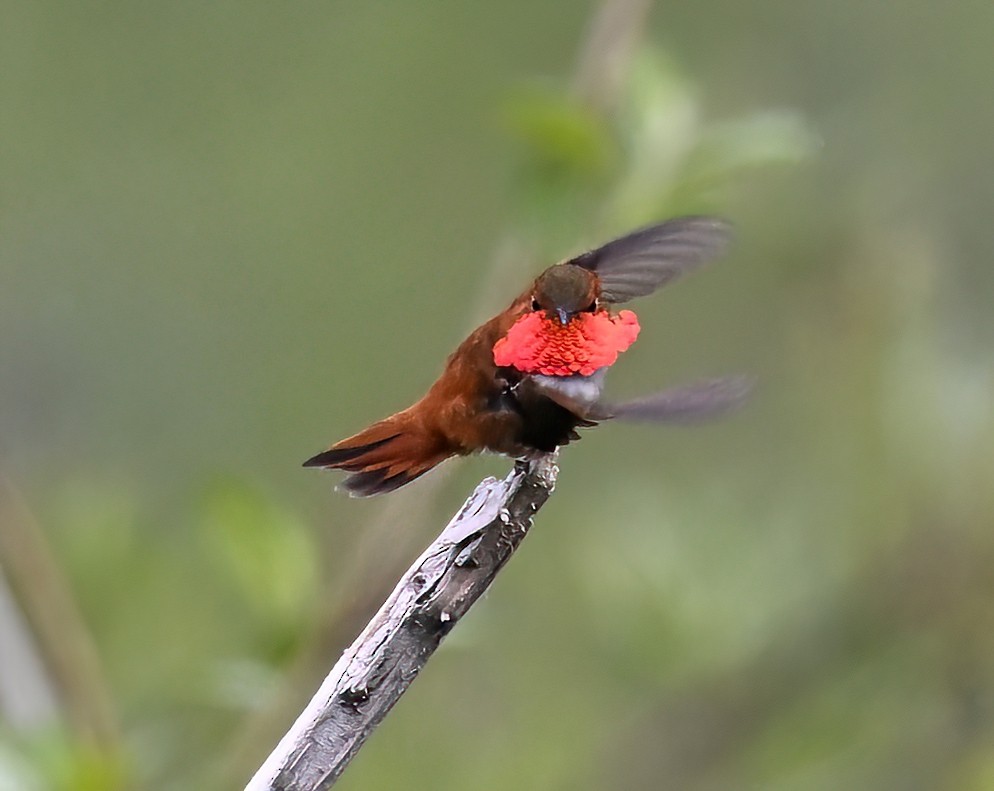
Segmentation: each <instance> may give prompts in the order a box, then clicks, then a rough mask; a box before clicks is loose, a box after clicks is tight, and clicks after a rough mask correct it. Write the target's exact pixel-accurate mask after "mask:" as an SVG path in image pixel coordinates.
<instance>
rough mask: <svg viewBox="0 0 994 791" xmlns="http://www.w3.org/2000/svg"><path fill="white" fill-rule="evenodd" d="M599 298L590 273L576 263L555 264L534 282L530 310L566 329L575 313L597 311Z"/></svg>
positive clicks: (594, 281) (598, 292) (595, 284)
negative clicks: (541, 313)
mask: <svg viewBox="0 0 994 791" xmlns="http://www.w3.org/2000/svg"><path fill="white" fill-rule="evenodd" d="M599 296H600V286H599V284H598V281H597V275H595V274H594V273H593V272H591V271H590V270H588V269H584V268H583V267H580V266H576V265H575V264H556V266H552V267H549V268H548V269H546V270H545V271H544V272H543V273H542V274H541V275H539V276H538V279H537V280H536V281H535V290H534V292H533V293H532V310H533V311H535V312H538V311H540V310H541V311H545V314H546V315H547V316H548V317H549V318H550V319H558V320H559V323H560V324H562V325H563V326H566V325H567V324H569V322H570V321H571V320H572V318H573V317H574V316H575V315H576V314H578V313H593V312H594V311H596V310H597V298H598V297H599Z"/></svg>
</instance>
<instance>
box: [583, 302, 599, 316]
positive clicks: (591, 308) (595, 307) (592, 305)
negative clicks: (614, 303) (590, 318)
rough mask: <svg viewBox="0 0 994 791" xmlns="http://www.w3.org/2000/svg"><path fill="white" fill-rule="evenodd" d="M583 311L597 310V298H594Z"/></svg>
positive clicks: (594, 311) (593, 311)
mask: <svg viewBox="0 0 994 791" xmlns="http://www.w3.org/2000/svg"><path fill="white" fill-rule="evenodd" d="M583 312H584V313H596V312H597V300H596V299H595V300H594V301H593V302H591V303H590V304H589V305H587V307H585V308H584V309H583Z"/></svg>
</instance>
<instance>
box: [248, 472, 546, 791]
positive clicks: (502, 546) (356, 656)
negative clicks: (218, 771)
mask: <svg viewBox="0 0 994 791" xmlns="http://www.w3.org/2000/svg"><path fill="white" fill-rule="evenodd" d="M557 475H558V467H557V466H556V455H555V454H550V455H547V456H543V457H540V458H539V459H537V460H535V461H532V462H518V463H517V464H516V465H515V468H514V471H513V472H512V473H511V474H510V475H508V477H507V478H505V479H504V480H503V481H498V480H496V479H494V478H487V479H486V480H484V481H483V482H482V483H481V484H480V485H479V486H478V487H477V488H476V491H474V492H473V494H472V495H471V496H470V498H469V499H468V500H467V501H466V503H465V504H464V505H463V507H462V509H461V510H460V511H459V513H458V514H456V516H455V517H454V518H453V519H452V521H451V522H450V523H449V524H448V526H447V527H446V528H445V529H444V530H443V531H442V533H441V535H439V537H438V538H436V539H435V541H433V542H432V544H431V545H430V546H429V547H428V549H426V550H425V552H424V553H423V554H422V555H421V557H420V558H418V560H417V561H415V563H414V565H413V566H411V568H410V569H408V571H407V573H406V574H404V576H403V577H402V578H401V580H400V583H399V584H398V585H397V587H396V588H395V589H394V591H393V593H392V594H390V597H389V598H388V599H387V600H386V602H385V603H384V605H383V606H382V607H381V608H380V610H379V612H378V613H376V615H375V616H373V619H372V620H371V621H370V622H369V624H368V625H367V626H366V628H365V629H364V630H363V632H362V634H360V635H359V637H358V638H357V639H356V641H355V642H354V643H353V644H352V645H351V646H350V647H349V649H348V650H347V651H346V652H345V653H344V654H343V655H342V658H341V659H339V661H338V663H337V664H336V665H335V666H334V668H332V670H331V673H329V674H328V677H327V678H326V679H325V681H324V683H323V684H322V685H321V688H320V689H319V690H318V691H317V694H315V696H314V697H313V698H312V699H311V702H310V704H309V705H308V706H307V708H305V709H304V711H303V713H302V714H301V715H300V716H299V717H298V718H297V721H296V722H295V723H294V724H293V727H292V728H290V730H289V731H288V732H287V734H286V736H284V737H283V739H282V740H281V741H280V743H279V745H277V747H276V749H275V750H274V751H273V753H272V754H271V755H270V756H269V758H268V759H267V760H266V762H265V763H264V764H263V765H262V768H260V769H259V771H258V772H257V773H256V775H255V777H253V778H252V780H251V781H250V782H249V784H248V785H247V786H246V791H321V790H322V789H327V788H330V787H331V785H332V784H333V783H334V782H335V780H337V779H338V777H339V775H340V774H341V773H342V771H343V770H344V769H345V767H346V765H347V764H348V762H349V761H350V760H351V759H352V757H353V756H354V755H355V754H356V752H358V750H359V748H360V747H361V746H362V744H363V742H364V741H365V740H366V737H367V736H369V734H370V733H372V731H373V729H374V728H376V726H377V725H379V723H380V721H381V720H382V719H383V718H384V717H385V716H386V714H387V712H388V711H390V709H391V707H392V706H393V704H394V703H396V702H397V700H398V699H399V698H400V696H401V695H402V694H403V693H404V691H405V690H406V689H407V687H408V686H410V683H411V681H413V680H414V678H415V676H417V674H418V673H419V672H420V670H421V668H423V667H424V666H425V664H426V663H427V662H428V659H429V658H430V657H431V655H432V654H433V653H434V651H435V649H436V648H437V647H438V645H439V643H441V641H442V638H444V637H445V635H447V634H448V633H449V631H451V629H452V627H453V626H455V624H456V623H458V621H459V619H460V618H461V617H462V616H463V615H464V614H465V613H466V612H467V611H468V610H469V608H470V607H471V606H472V604H473V602H475V601H476V600H477V599H478V598H479V597H480V596H481V595H482V594H483V592H484V591H485V590H486V589H487V588H488V587H489V585H490V583H491V582H492V581H493V579H494V577H495V576H496V575H497V572H498V571H500V569H501V568H502V567H503V565H504V564H505V563H506V562H507V561H508V559H509V558H510V557H511V554H512V553H513V552H514V550H515V549H517V547H518V545H519V544H520V543H521V541H522V539H523V538H524V537H525V536H526V535H527V533H528V530H529V528H530V527H531V524H532V518H533V517H534V515H535V513H536V511H538V509H539V508H541V507H542V505H544V504H545V501H546V500H547V499H548V497H549V495H550V494H551V493H552V489H553V487H554V486H555V483H556V477H557Z"/></svg>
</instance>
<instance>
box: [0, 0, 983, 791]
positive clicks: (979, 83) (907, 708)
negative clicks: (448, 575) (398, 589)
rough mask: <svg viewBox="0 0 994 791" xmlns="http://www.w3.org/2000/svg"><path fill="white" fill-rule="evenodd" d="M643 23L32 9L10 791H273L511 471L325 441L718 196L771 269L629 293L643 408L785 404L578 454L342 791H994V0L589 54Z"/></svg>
mask: <svg viewBox="0 0 994 791" xmlns="http://www.w3.org/2000/svg"><path fill="white" fill-rule="evenodd" d="M637 6H638V3H635V4H632V3H626V2H617V3H613V4H612V3H607V4H606V5H604V6H595V5H591V4H587V3H575V2H566V0H549V1H548V2H523V1H522V0H507V1H506V2H502V3H499V4H497V3H490V4H484V3H478V4H467V3H458V2H426V3H417V4H415V3H368V2H355V1H354V0H340V2H335V3H293V4H271V3H263V2H239V3H231V2H219V3H189V2H180V3H149V2H127V3H126V2H113V0H112V1H111V2H105V3H82V4H70V3H58V2H50V1H48V2H46V0H34V1H33V2H20V1H18V0H0V19H2V20H3V22H2V25H0V108H2V109H0V140H2V141H3V143H2V146H0V454H2V457H0V464H2V475H3V478H2V485H0V496H2V498H3V499H2V500H0V519H2V521H0V531H2V533H0V570H2V576H0V605H2V606H0V630H2V632H3V634H0V646H2V647H3V654H2V655H0V656H2V661H0V789H4V791H7V790H8V789H11V790H16V791H33V790H34V789H74V790H75V789H84V790H86V791H90V790H91V789H93V790H97V789H99V790H100V791H103V790H105V789H107V790H110V791H113V790H114V789H132V788H137V789H221V788H236V787H241V785H242V784H243V783H244V782H245V781H246V780H247V778H248V777H249V776H250V775H251V773H252V772H253V771H254V770H255V768H256V767H257V766H258V765H259V764H260V763H261V761H262V759H263V758H264V757H265V755H266V754H267V753H268V751H269V750H270V749H271V747H272V746H273V745H274V744H275V741H276V739H277V738H278V737H279V735H280V734H281V733H282V732H283V730H284V729H285V728H286V727H287V725H288V724H289V722H290V721H292V719H293V716H294V714H295V712H296V711H297V710H298V709H299V707H300V706H301V705H302V703H303V702H304V701H305V700H306V699H307V698H308V697H309V695H310V693H311V692H312V691H313V689H314V688H315V687H316V685H317V683H318V681H319V679H320V678H321V677H322V676H323V674H324V672H326V670H327V669H328V668H329V667H330V666H331V664H332V663H333V662H334V661H335V659H336V658H337V657H338V654H339V652H340V651H341V650H342V648H343V647H344V646H345V645H346V644H347V643H348V642H349V641H350V640H351V639H352V637H354V635H355V634H356V633H357V632H358V630H359V629H360V628H361V625H362V624H363V623H365V619H366V618H367V617H368V615H369V614H370V613H371V612H372V610H373V609H375V607H376V606H377V605H378V603H379V602H380V601H381V599H382V597H383V596H384V594H385V592H386V590H388V589H389V588H390V587H391V585H392V582H393V581H394V580H395V579H396V577H397V575H398V574H399V572H400V570H401V569H402V568H404V567H406V565H407V564H408V563H409V562H410V561H411V560H413V558H414V557H416V555H417V554H418V553H419V551H420V549H421V548H422V547H423V546H424V544H426V543H427V542H428V541H429V540H430V539H431V538H432V537H433V536H434V535H435V533H436V532H437V531H438V529H439V528H440V526H441V525H442V524H443V523H444V521H445V520H446V519H447V517H448V515H449V514H450V513H452V512H453V511H454V510H455V509H456V508H457V507H458V506H459V505H460V504H461V502H462V500H463V498H464V497H465V495H466V494H467V493H468V492H469V491H470V490H471V488H472V487H473V486H474V485H475V483H476V482H477V481H478V480H479V479H480V478H481V477H482V476H484V475H489V474H496V475H503V474H504V473H505V472H506V471H507V470H508V469H509V463H508V461H507V460H504V459H499V458H494V457H490V458H480V459H473V460H467V461H458V462H450V463H449V464H448V465H446V468H447V469H448V472H443V473H440V474H438V475H434V476H430V477H429V478H427V479H425V480H424V481H420V482H418V483H417V484H414V485H412V486H411V487H410V488H409V490H406V491H404V492H402V493H398V494H397V495H392V496H391V497H390V498H385V499H384V500H380V501H356V500H350V499H348V498H346V497H344V496H342V495H340V494H336V493H335V492H334V491H333V485H334V483H335V481H336V477H335V476H333V475H330V474H322V473H316V472H314V471H305V470H302V469H300V467H299V465H300V463H301V462H302V461H303V459H305V458H307V457H308V456H310V455H311V454H313V453H315V452H317V451H318V450H321V449H323V448H324V447H326V445H327V444H328V443H330V442H331V441H333V440H335V439H338V438H340V437H342V436H344V435H346V434H349V433H352V432H353V431H355V430H357V429H358V428H361V427H362V426H363V425H365V423H367V422H369V421H371V420H373V419H376V418H379V417H381V416H383V415H384V414H386V413H388V412H390V411H393V410H395V409H398V408H401V407H403V406H406V405H407V404H408V403H410V402H411V401H412V400H414V399H415V398H417V397H419V396H420V395H421V394H422V392H423V390H424V389H425V388H426V387H427V385H428V384H430V382H431V381H432V380H433V378H434V376H435V375H437V373H438V372H439V370H440V366H441V364H442V361H443V359H444V357H445V355H447V354H448V353H449V352H450V351H451V350H452V349H453V348H454V346H455V345H456V343H457V342H458V341H459V340H460V339H461V337H462V336H463V334H464V333H465V332H466V331H467V330H468V329H469V328H470V327H471V326H472V325H473V322H474V320H475V319H477V318H479V317H480V315H482V314H481V311H482V312H486V311H487V310H493V309H497V308H500V307H502V306H503V304H504V303H505V302H506V301H507V300H508V299H509V298H510V297H512V296H513V295H514V294H515V293H517V292H518V291H519V290H520V288H521V286H522V284H523V283H524V282H526V280H527V278H528V277H529V275H530V274H532V273H534V272H537V271H538V270H540V269H541V268H542V267H543V266H545V265H547V264H549V263H551V262H553V261H555V260H557V259H559V258H561V257H563V256H565V255H567V254H570V253H575V252H577V251H578V250H580V249H583V248H584V247H585V246H587V245H591V244H595V243H597V242H600V241H604V240H605V239H607V238H610V236H611V235H613V234H615V233H619V232H622V231H624V230H627V229H628V228H631V227H634V226H636V225H638V224H641V223H644V222H647V221H650V220H654V219H659V218H662V217H666V216H670V215H676V214H680V213H684V212H698V211H712V212H718V213H721V214H723V215H726V216H729V217H731V218H732V219H734V221H735V222H736V224H737V226H738V228H739V240H738V243H737V246H736V249H735V251H734V252H733V254H732V255H731V256H730V257H729V259H728V260H726V261H724V262H722V263H721V264H720V265H719V266H716V267H714V268H712V269H710V270H708V271H707V272H705V273H702V274H700V275H697V276H695V277H694V278H693V279H690V280H688V281H686V282H684V283H681V284H679V285H678V286H675V287H674V288H673V289H671V290H668V291H667V292H666V293H664V294H660V295H657V296H656V297H654V298H652V299H649V300H645V301H642V302H640V303H638V304H637V305H636V308H637V310H638V312H639V315H640V318H641V322H642V326H643V328H644V330H643V334H642V337H641V339H640V343H639V344H637V345H636V346H635V347H634V348H633V349H632V350H631V351H630V352H628V353H627V354H626V355H625V356H624V358H623V359H622V360H621V361H620V363H619V365H618V366H617V368H616V369H615V372H613V373H612V381H611V387H612V392H613V393H614V394H616V395H619V394H637V393H640V392H645V391H647V390H649V389H652V388H656V387H659V386H662V385H666V384H674V383H679V382H681V381H686V380H689V379H692V378H695V377H697V376H701V375H713V374H720V373H728V372H736V371H748V372H752V373H754V374H755V375H756V376H757V377H758V379H759V382H760V385H759V388H758V391H757V393H756V396H755V398H754V400H753V402H752V404H751V405H750V406H749V407H748V408H747V409H746V410H745V411H744V412H742V413H741V414H739V415H737V416H736V417H734V418H733V419H729V420H727V421H724V422H720V423H717V424H714V425H711V426H707V427H703V428H696V429H672V428H670V429H665V428H660V429H652V430H648V429H644V428H632V427H628V426H622V425H609V426H605V427H602V428H601V429H598V430H596V431H592V432H588V433H587V434H586V435H585V438H584V440H583V442H581V443H579V444H576V445H574V446H570V447H569V448H568V449H567V450H566V451H565V452H564V453H563V456H562V474H561V476H560V481H559V486H558V489H557V491H556V494H555V496H554V497H553V498H552V499H551V501H550V502H549V504H548V505H547V506H546V508H545V509H544V510H543V511H542V513H541V515H540V518H539V520H538V522H537V524H536V527H535V529H534V531H533V534H532V536H531V537H529V539H528V541H527V542H526V543H525V545H524V546H523V547H522V550H521V552H520V553H519V554H518V555H517V556H516V557H515V558H514V559H513V561H512V562H511V563H510V565H509V566H508V567H507V569H506V570H505V571H504V573H503V574H502V575H501V576H500V578H499V579H498V580H497V582H496V584H495V585H494V587H493V589H492V591H491V593H490V595H489V596H488V597H487V598H486V599H485V600H483V601H481V602H480V603H479V605H478V606H477V607H476V608H475V609H474V611H473V612H472V613H471V614H470V616H469V617H468V618H467V619H466V620H465V621H464V622H463V623H462V624H460V626H459V627H458V629H457V630H456V631H455V632H454V633H453V634H452V636H451V637H450V638H449V639H448V640H447V641H446V643H445V644H444V645H443V647H442V649H441V650H440V652H439V653H438V654H437V656H436V657H435V658H434V659H433V660H432V662H431V663H430V664H429V666H428V668H427V669H426V671H425V672H424V673H423V675H422V676H421V677H420V678H419V679H418V680H417V682H416V683H415V684H414V686H413V687H412V689H411V690H410V692H409V693H408V695H406V696H405V698H404V699H403V700H402V701H401V702H400V704H399V705H398V706H397V707H396V709H395V710H394V711H393V713H392V714H391V715H390V717H388V719H387V721H386V722H385V723H384V725H383V726H382V727H381V728H380V729H379V730H378V731H377V732H376V733H375V734H374V735H373V737H372V738H371V739H370V741H369V743H368V744H367V746H366V748H365V749H364V750H363V752H362V753H361V754H360V755H359V757H358V758H357V759H356V760H355V762H354V763H353V765H352V766H351V767H350V768H349V770H348V771H347V772H346V774H345V776H344V778H343V780H342V781H341V783H340V785H339V787H340V788H342V789H363V790H364V791H366V790H369V789H395V788H412V789H466V788H473V789H512V788H513V789H607V788H619V789H664V788H665V789H670V788H672V789H702V790H703V789H707V790H711V789H714V790H716V791H717V790H718V789H740V788H757V789H758V788H761V789H776V790H780V789H783V790H784V791H786V790H787V789H790V790H791V791H793V790H794V789H804V790H808V789H811V790H812V791H813V790H815V789H826V790H828V789H832V790H833V791H834V790H835V789H842V788H846V789H849V788H853V789H895V791H896V790H898V789H900V790H901V791H905V790H907V789H923V790H924V789H955V790H956V791H981V790H983V789H994V574H992V564H994V485H992V482H994V359H992V351H994V318H992V317H994V312H992V311H991V308H990V305H991V302H992V294H994V268H992V266H991V261H992V260H994V236H992V234H991V232H990V228H991V209H992V207H994V178H992V177H991V173H992V172H994V147H992V146H991V145H990V141H991V140H994V102H991V100H990V78H991V74H992V73H994V47H992V46H991V41H992V39H991V31H992V30H994V5H992V4H990V3H976V2H975V3H968V2H954V3H950V4H940V3H934V2H933V3H926V2H905V3H900V4H897V3H893V4H892V3H865V2H856V0H839V1H838V2H834V3H825V2H796V1H793V0H792V1H790V2H788V0H760V1H759V2H754V3H738V2H733V1H732V0H695V2H671V3H666V4H660V6H659V7H658V8H654V9H652V11H651V13H650V14H649V16H648V18H647V19H645V20H641V21H636V23H635V24H634V25H633V26H632V28H631V29H632V30H633V31H635V35H634V36H633V38H632V40H631V41H630V42H628V43H627V44H625V43H624V42H622V45H620V47H619V48H618V49H617V51H616V52H615V50H613V49H612V47H614V44H611V43H610V42H609V43H608V44H605V45H603V46H594V47H593V48H592V49H591V46H590V41H591V29H593V30H603V29H605V27H604V26H603V25H602V26H601V27H598V26H597V25H595V24H593V23H592V20H593V19H595V17H596V14H597V12H598V8H605V7H606V8H607V11H606V12H603V13H606V14H607V16H606V17H603V18H602V23H603V22H604V20H607V23H606V29H611V20H612V18H613V17H615V16H616V17H618V18H622V19H623V17H624V16H625V14H626V13H628V11H630V10H631V9H632V8H635V9H636V11H637V10H638V9H637ZM619 24H621V23H619ZM621 27H622V28H623V27H624V25H623V24H621ZM600 50H603V51H600ZM584 51H586V52H587V56H582V55H581V53H583V52H584ZM612 53H613V54H619V53H620V55H619V57H618V59H617V63H615V61H614V60H612V59H611V57H609V56H611V55H612ZM584 57H586V58H588V60H586V61H584ZM598 58H602V59H603V62H602V61H599V60H598ZM591 59H592V60H591ZM578 60H579V61H584V62H587V63H592V64H593V71H592V72H591V73H587V74H584V69H583V67H579V66H578V65H577V63H578ZM612 63H614V64H615V65H618V64H620V66H619V68H618V72H617V74H618V79H617V80H611V79H606V78H607V77H609V76H610V75H611V74H612V73H613V72H610V71H609V70H608V69H607V65H610V64H612ZM571 86H572V87H571ZM592 86H599V87H598V89H597V90H594V89H593V88H592Z"/></svg>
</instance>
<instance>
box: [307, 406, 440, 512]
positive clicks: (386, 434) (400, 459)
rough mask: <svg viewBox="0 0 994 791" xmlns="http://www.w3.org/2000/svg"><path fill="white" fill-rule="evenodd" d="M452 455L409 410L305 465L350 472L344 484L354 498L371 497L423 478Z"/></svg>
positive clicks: (343, 486) (343, 442) (371, 427)
mask: <svg viewBox="0 0 994 791" xmlns="http://www.w3.org/2000/svg"><path fill="white" fill-rule="evenodd" d="M451 455H452V451H450V450H449V449H448V448H446V447H444V445H443V444H442V443H441V442H439V440H438V439H436V438H434V437H432V436H431V435H429V434H427V433H426V432H424V431H423V430H419V429H418V426H416V425H415V424H414V423H413V421H412V420H411V419H410V416H409V415H408V414H407V413H405V412H399V413H398V414H396V415H393V416H392V417H388V418H386V419H385V420H381V421H380V422H379V423H374V424H373V425H372V426H370V427H369V428H367V429H365V430H364V431H360V432H359V433H358V434H356V435H354V436H351V437H349V438H347V439H343V440H342V441H341V442H336V443H335V444H334V445H332V446H331V448H330V449H328V450H326V451H324V452H323V453H319V454H318V455H317V456H314V457H312V458H310V459H308V460H307V461H305V462H304V466H305V467H325V468H327V469H340V470H345V471H347V472H350V473H352V474H351V475H350V476H349V477H348V478H346V479H345V480H344V481H343V482H342V483H341V487H342V488H344V489H345V490H346V491H348V492H349V494H351V495H352V496H354V497H371V496H372V495H374V494H384V493H386V492H392V491H394V490H395V489H399V488H400V487H401V486H404V485H405V484H408V483H410V482H411V481H413V480H414V479H415V478H420V477H421V476H422V475H424V474H425V473H426V472H428V470H430V469H432V468H433V467H435V466H436V465H438V464H440V463H442V462H443V461H445V460H446V459H447V458H448V457H449V456H451Z"/></svg>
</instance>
